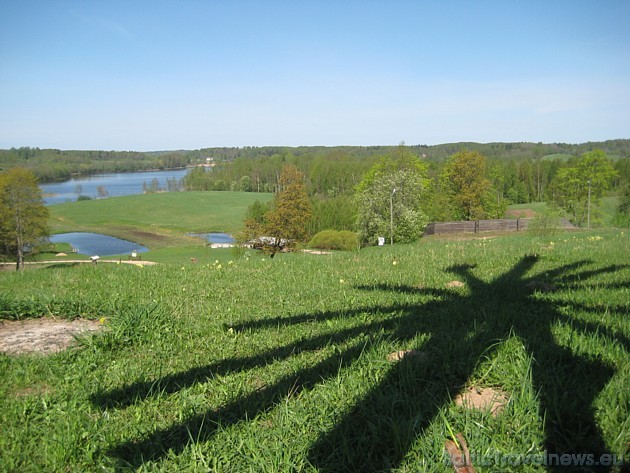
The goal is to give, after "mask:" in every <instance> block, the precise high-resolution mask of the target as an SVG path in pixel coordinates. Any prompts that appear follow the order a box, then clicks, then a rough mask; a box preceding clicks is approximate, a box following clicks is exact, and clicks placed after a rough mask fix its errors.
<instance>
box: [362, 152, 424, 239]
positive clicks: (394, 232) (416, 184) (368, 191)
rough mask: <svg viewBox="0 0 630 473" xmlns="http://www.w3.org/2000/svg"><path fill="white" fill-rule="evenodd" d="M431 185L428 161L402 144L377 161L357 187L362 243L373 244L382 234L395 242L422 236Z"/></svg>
mask: <svg viewBox="0 0 630 473" xmlns="http://www.w3.org/2000/svg"><path fill="white" fill-rule="evenodd" d="M429 188H430V180H429V179H428V178H427V166H426V164H425V163H424V162H423V161H422V160H421V159H420V158H419V157H417V156H415V155H414V154H413V153H411V152H409V151H408V150H407V148H406V147H405V146H404V145H402V144H401V146H399V148H398V149H397V150H396V152H395V153H394V154H393V156H387V157H385V158H384V159H383V160H381V161H380V162H378V163H377V164H375V165H374V166H373V167H372V168H371V169H370V170H369V171H368V172H367V174H366V175H365V177H364V178H363V180H362V181H361V183H360V184H359V186H358V187H357V226H358V230H359V237H360V240H361V243H362V244H364V245H365V244H374V243H375V242H376V241H377V238H378V237H379V236H381V237H389V238H393V241H396V242H410V241H413V240H416V239H417V238H419V237H420V236H421V235H422V232H423V231H424V227H425V226H426V224H427V223H428V221H429V219H428V217H427V214H426V212H425V209H424V208H425V207H427V206H428V205H429V202H428V195H429ZM394 189H395V190H394ZM389 238H388V239H389Z"/></svg>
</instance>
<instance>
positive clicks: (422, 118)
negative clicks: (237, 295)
mask: <svg viewBox="0 0 630 473" xmlns="http://www.w3.org/2000/svg"><path fill="white" fill-rule="evenodd" d="M614 138H630V1H628V0H619V1H609V0H593V1H581V0H570V1H554V0H544V1H532V0H529V1H520V0H519V1H517V0H514V1H512V0H500V1H473V0H469V1H449V0H444V1H402V0H401V1H397V0H382V1H371V0H364V1H343V0H331V1H328V0H311V1H300V0H287V1H262V0H258V1H239V0H233V1H232V0H222V1H212V0H196V1H192V0H172V1H160V0H147V1H140V0H133V1H132V0H125V1H115V0H107V1H96V0H93V1H89V0H82V1H79V0H76V1H72V0H42V1H33V0H0V148H9V147H12V146H15V147H19V146H38V147H41V148H45V147H53V148H61V149H107V150H164V149H181V148H184V149H195V148H202V147H211V146H264V145H288V146H299V145H377V144H382V145H387V144H389V145H391V144H397V143H399V142H400V141H405V142H406V143H407V144H438V143H446V142H455V141H477V142H490V141H536V142H537V141H542V142H567V143H581V142H585V141H598V140H605V139H614Z"/></svg>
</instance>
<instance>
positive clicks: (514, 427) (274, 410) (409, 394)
mask: <svg viewBox="0 0 630 473" xmlns="http://www.w3.org/2000/svg"><path fill="white" fill-rule="evenodd" d="M595 236H599V237H601V239H595V238H593V237H595ZM552 238H553V240H551V239H550V237H549V236H546V235H544V236H542V235H541V236H532V235H516V236H510V237H505V238H498V239H494V240H483V241H479V240H470V241H465V240H464V241H458V242H452V241H440V240H427V241H422V242H419V243H418V244H415V245H395V246H394V247H391V248H390V247H387V248H368V249H364V250H361V251H360V252H356V253H351V254H334V255H329V256H327V257H324V258H321V257H318V256H315V255H304V254H290V255H279V256H278V257H276V258H274V260H269V259H268V258H267V259H266V260H265V261H263V260H262V258H259V257H255V256H252V257H251V258H249V259H247V258H239V259H235V260H234V261H233V264H231V265H230V264H228V263H227V262H224V261H221V262H220V263H218V264H221V265H222V268H221V269H220V270H217V269H216V266H218V264H217V265H214V267H213V264H212V262H211V261H210V262H208V264H209V265H210V267H208V264H203V265H201V264H198V265H185V268H184V270H182V269H181V264H178V265H176V266H175V265H173V266H168V265H162V266H160V267H151V268H149V267H147V268H143V269H142V270H139V269H137V268H128V267H123V266H124V265H120V266H110V267H107V266H105V265H103V266H100V265H99V267H98V268H94V267H89V268H82V267H77V268H72V269H61V268H58V269H52V270H45V271H42V270H38V271H28V272H26V273H25V274H23V275H15V274H12V273H10V274H9V273H7V274H2V275H0V289H1V290H2V292H3V293H6V294H11V298H10V300H8V302H0V304H3V305H2V307H10V308H11V307H12V309H11V310H16V311H17V312H18V313H21V314H22V315H21V316H26V315H30V314H31V313H32V314H35V313H37V310H35V309H34V308H35V307H39V308H41V307H45V306H50V307H52V306H53V305H52V303H51V301H53V300H54V301H61V300H65V298H66V296H71V297H68V299H69V300H74V301H80V302H81V304H82V305H81V312H83V313H98V314H99V317H100V316H104V317H107V322H106V325H108V326H109V327H110V330H109V333H105V334H100V335H97V336H96V337H95V338H94V339H93V340H92V341H91V342H90V343H91V345H90V344H88V345H87V346H86V348H85V349H83V350H75V351H72V352H66V353H60V354H57V355H53V356H51V357H49V358H42V357H26V356H21V357H11V358H10V357H7V356H2V355H0V376H1V377H2V380H3V383H2V386H0V424H2V425H3V435H2V436H0V470H4V471H16V470H47V471H61V470H68V469H69V470H82V471H86V470H89V471H96V470H106V471H107V470H117V469H118V470H125V469H137V470H143V471H179V470H184V471H194V470H204V471H206V470H208V469H210V470H213V471H235V472H237V471H238V472H240V471H320V472H325V471H400V472H403V471H448V470H449V469H451V468H452V467H451V466H450V465H449V464H448V463H446V462H445V457H444V440H445V439H447V438H448V437H450V436H451V434H450V432H451V431H452V432H453V433H457V432H462V433H463V434H464V436H465V438H466V440H467V442H468V446H469V448H470V451H471V454H473V458H486V459H487V458H504V457H505V455H509V454H520V455H534V454H540V453H542V452H544V451H545V450H547V451H549V452H562V453H592V454H597V455H599V454H601V453H610V454H615V455H627V454H628V451H627V448H628V447H627V445H628V442H629V441H630V433H629V432H630V430H629V428H630V425H629V424H628V422H629V421H628V418H630V398H629V395H628V394H627V389H626V388H627V386H628V383H630V355H629V352H630V343H629V341H628V340H629V338H630V321H629V320H628V318H627V313H628V309H630V307H629V300H630V298H629V297H628V290H629V287H628V281H629V280H630V268H629V267H628V265H626V264H624V257H625V253H626V250H627V247H628V237H627V235H623V234H621V233H620V232H607V233H601V234H597V235H595V234H592V233H588V234H558V235H554V236H553V237H552ZM589 238H590V239H589ZM551 241H553V242H554V245H550V242H551ZM394 261H395V262H396V264H393V262H394ZM453 279H457V280H460V281H461V282H463V283H464V287H462V288H452V289H449V288H447V287H446V285H447V283H449V282H450V281H452V280H453ZM341 281H343V282H341ZM533 281H540V282H544V283H546V284H551V285H553V288H552V289H550V290H543V289H542V288H543V286H541V285H540V284H534V285H530V283H531V282H533ZM138 288H141V289H138ZM25 301H26V302H25ZM30 301H32V304H33V305H32V307H33V309H31V308H29V307H31V305H30V304H31V302H30ZM19 304H25V307H26V308H25V309H24V312H21V311H22V309H19V307H20V306H19ZM38 310H39V309H38ZM74 310H75V312H76V308H75V309H74ZM100 314H102V315H100ZM406 350H416V352H417V353H422V354H423V355H422V356H409V357H406V356H403V357H399V359H398V360H397V361H393V362H392V361H388V355H389V354H391V353H392V352H399V351H406ZM42 385H45V386H47V388H46V389H45V390H39V391H37V390H32V391H25V390H27V388H29V387H32V386H42ZM471 386H479V387H483V386H491V387H496V388H500V389H501V390H502V391H504V392H505V393H506V394H507V396H508V402H507V405H506V407H505V409H504V410H503V412H502V413H501V414H500V415H497V416H493V415H491V414H490V413H489V412H486V411H474V410H469V409H463V408H461V407H458V406H456V405H455V404H454V402H453V399H454V398H455V396H456V395H457V394H458V393H459V392H461V391H462V390H464V389H466V388H468V387H471ZM17 392H30V393H31V394H29V395H26V396H23V395H20V396H17V395H16V394H15V393H17ZM501 455H503V457H501ZM615 468H616V469H617V470H618V471H619V470H621V468H622V466H620V465H616V466H615V467H614V468H611V469H612V470H613V471H614V470H615ZM609 469H610V468H609ZM499 470H500V471H539V472H540V471H546V469H545V467H544V466H540V465H522V464H521V465H510V464H503V465H499V466H497V465H496V464H488V465H485V466H484V465H478V471H499Z"/></svg>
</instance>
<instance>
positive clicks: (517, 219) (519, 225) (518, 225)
mask: <svg viewBox="0 0 630 473" xmlns="http://www.w3.org/2000/svg"><path fill="white" fill-rule="evenodd" d="M520 229H521V219H520V218H518V217H517V218H516V231H517V232H518V231H520Z"/></svg>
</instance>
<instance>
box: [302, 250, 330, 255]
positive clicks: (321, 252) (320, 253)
mask: <svg viewBox="0 0 630 473" xmlns="http://www.w3.org/2000/svg"><path fill="white" fill-rule="evenodd" d="M302 252H304V253H310V254H312V255H332V251H323V250H302Z"/></svg>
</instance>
